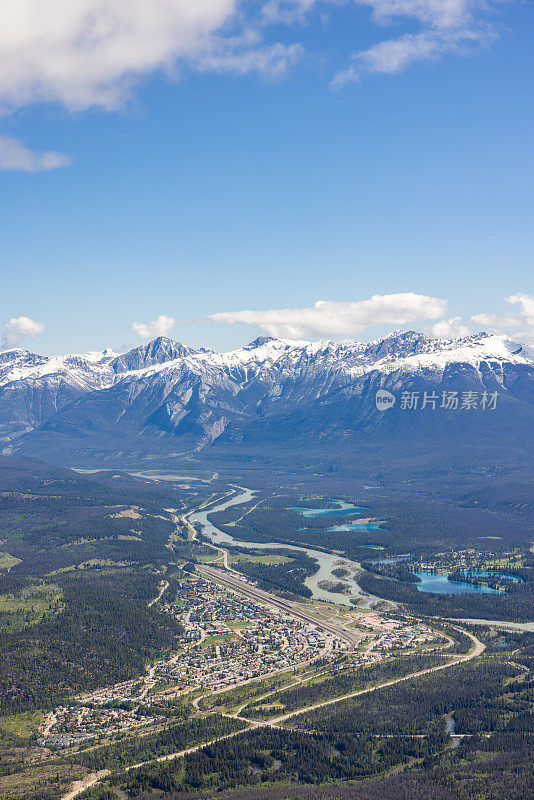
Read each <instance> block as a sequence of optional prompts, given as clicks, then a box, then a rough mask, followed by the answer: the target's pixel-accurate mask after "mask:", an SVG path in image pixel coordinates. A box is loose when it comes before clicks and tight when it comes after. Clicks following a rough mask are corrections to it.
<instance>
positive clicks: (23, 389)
mask: <svg viewBox="0 0 534 800" xmlns="http://www.w3.org/2000/svg"><path fill="white" fill-rule="evenodd" d="M414 387H415V388H418V387H420V388H421V389H425V388H426V387H429V388H432V389H436V390H440V391H442V390H443V389H445V388H448V389H451V390H457V391H463V390H466V389H467V390H469V389H471V390H474V391H483V390H484V389H486V390H487V391H488V392H489V391H491V392H495V391H497V392H498V393H499V394H500V395H501V396H502V397H503V398H504V399H505V400H506V401H507V402H512V403H515V404H516V405H517V408H519V407H521V409H522V411H521V413H526V412H525V410H526V411H527V412H528V413H530V411H532V410H533V409H534V405H533V404H534V354H533V353H532V352H531V351H529V350H528V348H526V347H525V346H524V345H522V344H521V343H519V342H514V341H511V340H510V339H508V338H507V337H505V336H500V335H490V334H486V333H481V334H477V335H473V336H467V337H464V338H461V339H453V340H442V339H432V338H428V337H426V336H424V335H423V334H420V333H415V332H412V331H410V332H396V333H393V334H391V335H390V336H387V337H386V338H384V339H380V340H377V341H374V342H370V343H369V342H358V341H352V340H351V341H344V342H334V341H318V342H305V341H291V340H286V339H274V338H270V337H260V338H258V339H256V340H255V341H253V342H251V343H250V344H248V345H246V346H245V347H242V348H240V349H238V350H234V351H232V352H227V353H218V352H216V351H214V350H208V349H200V350H195V349H193V348H190V347H186V346H184V345H182V344H180V343H179V342H175V341H173V340H171V339H166V338H162V337H160V338H158V339H155V340H154V341H153V342H150V343H149V344H147V345H143V346H140V347H137V348H135V349H133V350H130V351H129V352H127V353H125V354H117V353H113V352H111V351H104V352H89V353H85V354H80V355H65V356H41V355H37V354H35V353H31V352H29V351H27V350H23V349H12V350H6V351H3V352H1V353H0V440H1V441H2V442H3V446H4V449H5V448H8V449H15V450H17V449H19V448H22V449H24V448H28V447H29V448H30V449H32V448H33V449H34V450H36V451H37V452H39V450H40V449H42V448H43V447H44V446H45V445H44V444H43V443H44V442H50V441H52V440H54V438H56V439H57V438H58V437H59V438H61V440H62V441H66V442H71V443H76V442H77V443H78V444H79V443H80V442H83V441H87V443H89V442H94V441H98V442H103V441H106V442H111V441H113V442H116V443H117V444H119V445H120V443H121V442H127V441H131V440H132V439H133V438H136V437H139V435H143V436H144V437H148V439H150V438H151V437H158V438H161V437H167V438H168V439H169V440H170V441H172V442H173V443H174V445H173V446H176V442H177V441H178V442H179V443H180V446H183V447H184V448H185V449H187V448H191V449H195V448H202V447H205V446H208V445H210V444H212V443H213V442H215V441H217V440H220V441H247V439H248V438H249V437H251V438H252V439H253V440H255V441H257V440H258V439H260V440H261V439H262V437H263V436H266V437H267V438H268V439H269V440H272V439H273V438H276V436H277V435H278V433H277V432H281V431H282V430H283V431H284V433H283V435H284V436H286V437H287V435H288V433H287V432H288V430H289V429H288V425H289V426H290V427H291V430H293V427H294V426H296V427H297V428H300V430H301V432H302V433H303V434H304V432H305V435H306V436H316V437H321V436H325V435H328V436H331V437H334V438H335V436H336V435H343V436H346V435H347V434H350V435H352V436H358V435H361V433H362V432H364V431H366V430H368V429H370V428H372V427H373V426H376V425H383V424H384V423H383V419H384V418H383V416H382V415H381V414H380V413H379V412H377V410H376V407H375V403H374V398H375V394H376V390H377V389H378V388H386V389H388V390H389V391H391V392H393V393H395V392H400V391H402V390H406V389H408V388H411V389H412V390H413V388H414ZM396 410H398V407H397V409H396ZM397 418H398V416H397ZM289 435H290V436H291V435H292V434H291V433H289ZM295 435H298V432H296V433H295Z"/></svg>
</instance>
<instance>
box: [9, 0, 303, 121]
mask: <svg viewBox="0 0 534 800" xmlns="http://www.w3.org/2000/svg"><path fill="white" fill-rule="evenodd" d="M244 5H246V4H244ZM1 7H2V25H1V26H0V107H3V109H4V110H10V109H14V108H18V107H21V106H24V105H28V104H30V103H38V102H57V103H60V104H62V105H63V106H66V107H68V108H71V109H85V108H89V107H92V106H99V107H103V108H106V109H112V108H115V107H117V106H120V105H121V104H122V103H123V102H124V101H125V99H127V98H128V96H129V93H130V91H131V89H132V87H133V86H134V85H135V84H136V83H137V82H138V81H139V80H140V79H141V78H142V77H143V76H145V75H148V74H152V73H154V72H157V71H162V72H165V73H168V74H170V75H173V74H176V71H177V70H179V69H180V68H181V67H182V66H185V65H187V66H190V67H191V68H193V69H200V70H207V69H214V70H222V71H230V70H232V71H235V72H238V73H243V72H251V71H257V72H267V74H269V75H272V74H278V73H279V72H281V71H282V70H283V69H284V68H285V67H286V66H287V65H288V64H290V63H292V62H293V61H294V59H295V58H296V57H297V50H296V48H295V47H294V46H292V45H289V46H288V47H286V46H285V45H284V44H280V43H279V44H277V45H276V46H275V47H272V46H271V47H265V46H263V45H262V43H261V41H259V40H258V35H257V34H254V35H253V36H252V39H253V40H254V39H255V41H252V42H251V41H250V40H251V36H250V32H249V31H248V28H249V27H250V26H249V25H247V14H246V13H245V8H244V7H243V4H241V3H239V2H238V0H194V2H193V0H47V2H43V1H42V0H2V2H1ZM240 30H241V31H242V32H241V33H239V31H240ZM236 31H237V33H236Z"/></svg>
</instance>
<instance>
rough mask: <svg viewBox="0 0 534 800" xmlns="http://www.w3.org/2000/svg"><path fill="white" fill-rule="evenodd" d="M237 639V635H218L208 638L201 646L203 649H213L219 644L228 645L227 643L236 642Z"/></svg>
mask: <svg viewBox="0 0 534 800" xmlns="http://www.w3.org/2000/svg"><path fill="white" fill-rule="evenodd" d="M236 638H237V637H236V635H235V633H218V634H215V635H214V636H207V637H206V638H205V639H204V641H203V642H202V644H201V645H200V646H201V647H202V648H206V647H212V646H213V645H217V644H226V643H227V642H231V641H232V640H235V639H236Z"/></svg>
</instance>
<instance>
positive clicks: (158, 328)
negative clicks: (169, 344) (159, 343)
mask: <svg viewBox="0 0 534 800" xmlns="http://www.w3.org/2000/svg"><path fill="white" fill-rule="evenodd" d="M175 324H176V320H175V319H174V317H167V316H166V315H165V314H160V315H159V317H158V318H157V319H155V320H152V322H134V323H132V330H133V331H135V333H136V334H137V335H138V336H140V337H141V339H152V337H155V336H168V335H169V333H170V332H171V331H172V329H173V328H174V325H175Z"/></svg>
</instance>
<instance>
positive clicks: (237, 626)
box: [226, 620, 251, 631]
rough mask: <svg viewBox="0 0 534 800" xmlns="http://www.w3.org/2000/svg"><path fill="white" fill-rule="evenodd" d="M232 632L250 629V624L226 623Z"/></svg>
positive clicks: (243, 621)
mask: <svg viewBox="0 0 534 800" xmlns="http://www.w3.org/2000/svg"><path fill="white" fill-rule="evenodd" d="M226 624H227V625H228V627H229V628H231V629H232V630H233V631H242V630H243V629H244V628H250V625H251V623H250V622H245V620H236V621H235V622H227V623H226Z"/></svg>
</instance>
